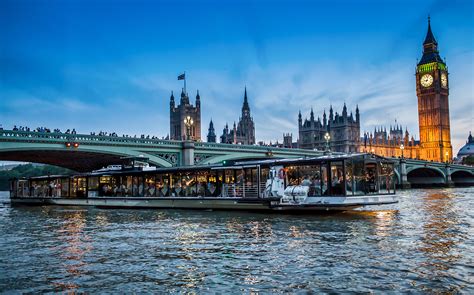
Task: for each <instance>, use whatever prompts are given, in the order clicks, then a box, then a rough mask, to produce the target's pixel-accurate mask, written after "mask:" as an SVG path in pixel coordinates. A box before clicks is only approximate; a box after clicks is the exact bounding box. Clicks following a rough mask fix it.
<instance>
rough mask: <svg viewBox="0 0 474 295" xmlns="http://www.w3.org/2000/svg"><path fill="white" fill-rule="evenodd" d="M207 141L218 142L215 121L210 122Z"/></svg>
mask: <svg viewBox="0 0 474 295" xmlns="http://www.w3.org/2000/svg"><path fill="white" fill-rule="evenodd" d="M207 142H216V131H215V130H214V123H213V122H212V119H211V122H210V123H209V129H208V133H207Z"/></svg>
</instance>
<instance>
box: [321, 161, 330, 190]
mask: <svg viewBox="0 0 474 295" xmlns="http://www.w3.org/2000/svg"><path fill="white" fill-rule="evenodd" d="M328 179H329V173H328V166H327V164H326V163H324V164H321V192H322V194H323V195H324V196H327V195H329V185H328Z"/></svg>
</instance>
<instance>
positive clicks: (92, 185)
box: [87, 176, 99, 191]
mask: <svg viewBox="0 0 474 295" xmlns="http://www.w3.org/2000/svg"><path fill="white" fill-rule="evenodd" d="M87 182H88V184H87V187H88V189H89V190H90V191H91V190H92V191H96V190H98V189H99V177H98V176H90V177H89V179H88V181H87Z"/></svg>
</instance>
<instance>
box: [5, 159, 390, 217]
mask: <svg viewBox="0 0 474 295" xmlns="http://www.w3.org/2000/svg"><path fill="white" fill-rule="evenodd" d="M395 184H396V181H395V174H394V163H393V162H392V161H391V160H389V159H386V158H382V157H379V156H376V155H373V154H365V153H363V154H340V155H324V156H319V157H311V158H309V157H308V158H298V159H273V158H272V159H264V160H247V161H233V162H225V163H221V164H215V165H205V166H187V167H186V166H183V167H173V168H153V169H151V168H150V167H148V166H146V167H144V166H141V167H130V166H125V165H123V166H115V165H114V166H110V167H109V169H106V168H105V169H100V170H97V171H93V172H90V173H84V174H76V175H47V176H40V177H31V178H28V179H25V178H21V179H13V180H12V181H11V190H10V199H11V204H12V205H13V206H15V205H64V206H70V205H74V206H96V207H103V208H176V209H213V210H247V211H284V212H298V211H320V210H324V211H347V210H353V209H356V208H359V207H363V206H377V205H384V204H393V203H397V202H398V199H397V196H396V191H395Z"/></svg>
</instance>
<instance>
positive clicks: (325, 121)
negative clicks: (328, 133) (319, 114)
mask: <svg viewBox="0 0 474 295" xmlns="http://www.w3.org/2000/svg"><path fill="white" fill-rule="evenodd" d="M327 124H328V120H327V118H326V110H324V112H323V126H326V125H327Z"/></svg>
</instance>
